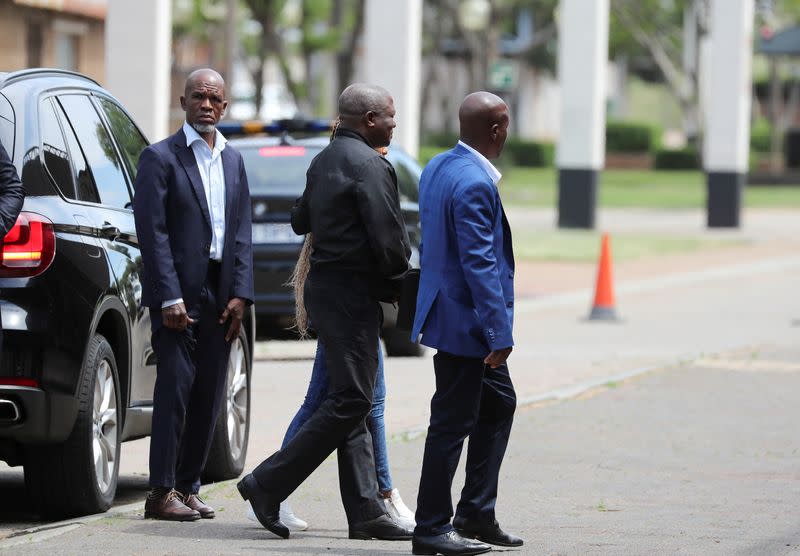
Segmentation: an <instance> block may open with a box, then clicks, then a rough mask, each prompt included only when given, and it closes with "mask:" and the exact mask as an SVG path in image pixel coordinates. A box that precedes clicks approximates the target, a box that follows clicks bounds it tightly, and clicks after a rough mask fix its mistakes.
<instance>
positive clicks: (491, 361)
mask: <svg viewBox="0 0 800 556" xmlns="http://www.w3.org/2000/svg"><path fill="white" fill-rule="evenodd" d="M513 349H514V348H513V347H507V348H503V349H496V350H494V351H493V352H492V353H490V354H489V355H487V356H486V359H484V360H483V362H484V363H485V364H487V365H489V366H490V367H491V368H492V369H496V368H497V367H499V366H500V365H502V364H503V363H505V362H506V359H508V356H509V355H511V351H512V350H513Z"/></svg>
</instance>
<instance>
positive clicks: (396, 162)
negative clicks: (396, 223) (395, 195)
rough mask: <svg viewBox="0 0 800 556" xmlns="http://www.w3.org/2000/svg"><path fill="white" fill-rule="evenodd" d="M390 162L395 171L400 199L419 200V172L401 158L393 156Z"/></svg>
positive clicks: (414, 201) (413, 201)
mask: <svg viewBox="0 0 800 556" xmlns="http://www.w3.org/2000/svg"><path fill="white" fill-rule="evenodd" d="M391 162H392V165H393V166H394V170H395V172H396V173H397V188H398V189H399V193H400V200H401V201H411V202H412V203H417V202H419V174H418V173H417V172H415V168H413V167H410V166H409V165H408V163H407V162H406V161H405V160H403V159H402V158H394V159H393V160H392V161H391Z"/></svg>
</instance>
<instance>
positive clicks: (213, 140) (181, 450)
mask: <svg viewBox="0 0 800 556" xmlns="http://www.w3.org/2000/svg"><path fill="white" fill-rule="evenodd" d="M227 105H228V102H227V100H225V83H224V81H223V80H222V77H221V76H220V75H219V74H218V73H217V72H215V71H213V70H210V69H203V70H197V71H195V72H193V73H192V74H191V75H190V76H189V78H188V79H187V80H186V88H185V91H184V96H182V97H181V107H182V108H183V110H184V111H185V112H186V123H184V125H183V128H182V129H181V130H179V131H178V132H177V133H175V134H174V135H172V136H171V137H168V138H167V139H165V140H163V141H160V142H158V143H154V144H153V145H150V146H149V147H147V148H146V149H145V150H144V152H143V153H142V155H141V157H140V159H139V172H138V174H137V176H136V196H135V199H134V216H135V219H136V233H137V236H138V238H139V245H140V248H141V253H142V264H143V266H144V269H143V278H144V279H143V280H142V302H143V304H144V305H145V306H147V307H149V308H150V319H151V325H152V343H153V349H154V351H155V353H156V356H157V358H158V370H157V378H156V385H155V392H154V393H153V430H152V436H151V438H150V486H151V488H152V490H151V492H150V494H149V496H148V499H147V502H146V503H145V517H147V518H155V519H167V520H174V521H192V520H195V519H200V518H201V517H202V518H212V517H214V510H213V508H211V507H210V506H208V505H206V504H205V503H203V501H202V500H200V498H199V497H198V491H199V488H200V473H201V471H202V469H203V466H204V465H205V461H206V458H207V456H208V450H209V446H210V444H211V437H212V433H213V431H214V424H215V423H216V417H217V413H218V411H219V407H220V403H221V398H222V393H223V391H224V386H225V381H226V370H227V362H228V355H229V353H230V345H231V344H230V342H231V341H232V340H234V339H235V338H237V337H238V335H239V330H240V328H241V326H242V318H243V317H244V311H245V307H246V306H247V305H250V304H252V302H253V301H252V300H253V271H252V266H253V263H252V258H253V257H252V247H251V230H250V229H251V223H250V193H249V189H248V186H247V176H246V175H245V171H244V164H243V162H242V157H241V155H240V154H239V153H238V152H236V151H235V150H234V149H233V148H231V147H229V146H226V144H225V143H226V141H225V138H224V137H223V136H222V134H221V133H219V131H217V129H216V125H217V122H219V119H220V118H221V117H222V115H223V114H224V112H225V108H226V107H227Z"/></svg>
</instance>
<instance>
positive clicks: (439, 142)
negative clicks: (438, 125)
mask: <svg viewBox="0 0 800 556" xmlns="http://www.w3.org/2000/svg"><path fill="white" fill-rule="evenodd" d="M423 142H424V143H425V144H426V145H431V146H435V147H447V148H448V149H451V148H453V147H454V146H455V144H456V143H458V133H456V132H454V131H453V132H446V131H442V132H437V133H427V134H425V137H424V139H423Z"/></svg>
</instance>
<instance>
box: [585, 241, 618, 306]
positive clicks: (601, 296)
mask: <svg viewBox="0 0 800 556" xmlns="http://www.w3.org/2000/svg"><path fill="white" fill-rule="evenodd" d="M589 320H617V310H616V309H615V308H614V284H613V281H612V279H611V241H610V240H609V238H608V234H607V233H604V234H603V240H602V243H601V246H600V264H599V266H598V269H597V285H596V286H595V290H594V303H593V304H592V312H591V313H589Z"/></svg>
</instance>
